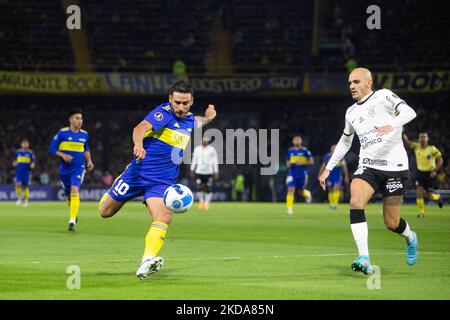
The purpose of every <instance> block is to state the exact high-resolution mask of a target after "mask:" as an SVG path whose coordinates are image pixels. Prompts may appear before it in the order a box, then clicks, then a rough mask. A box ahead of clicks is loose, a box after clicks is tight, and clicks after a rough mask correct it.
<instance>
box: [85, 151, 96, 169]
mask: <svg viewBox="0 0 450 320" xmlns="http://www.w3.org/2000/svg"><path fill="white" fill-rule="evenodd" d="M84 159H85V160H86V167H87V169H88V171H92V170H93V169H94V162H92V158H91V152H90V151H86V152H85V153H84Z"/></svg>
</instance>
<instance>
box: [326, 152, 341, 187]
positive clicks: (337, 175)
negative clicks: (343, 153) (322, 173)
mask: <svg viewBox="0 0 450 320" xmlns="http://www.w3.org/2000/svg"><path fill="white" fill-rule="evenodd" d="M331 156H332V154H331V153H328V154H326V155H325V157H324V158H323V162H322V163H323V164H324V165H325V166H326V165H327V163H328V162H329V161H330V159H331ZM344 164H345V160H341V161H339V162H338V163H337V164H336V166H335V167H334V168H333V170H331V171H330V175H329V176H328V179H329V180H332V181H333V182H339V181H341V180H342V178H343V177H344V168H343V166H344Z"/></svg>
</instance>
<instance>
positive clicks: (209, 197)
mask: <svg viewBox="0 0 450 320" xmlns="http://www.w3.org/2000/svg"><path fill="white" fill-rule="evenodd" d="M211 199H212V193H211V192H210V193H207V194H206V196H205V201H206V203H210V202H211Z"/></svg>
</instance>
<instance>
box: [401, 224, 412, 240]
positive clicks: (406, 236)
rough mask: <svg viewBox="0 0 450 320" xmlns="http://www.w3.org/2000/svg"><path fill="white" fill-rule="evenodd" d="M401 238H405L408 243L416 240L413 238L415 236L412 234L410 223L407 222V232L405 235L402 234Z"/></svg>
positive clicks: (404, 232)
mask: <svg viewBox="0 0 450 320" xmlns="http://www.w3.org/2000/svg"><path fill="white" fill-rule="evenodd" d="M405 222H406V221H405ZM401 236H402V237H403V238H405V239H406V241H407V242H408V243H411V241H413V240H414V236H413V234H412V232H411V229H410V228H409V224H408V222H406V228H405V231H403V233H402V234H401Z"/></svg>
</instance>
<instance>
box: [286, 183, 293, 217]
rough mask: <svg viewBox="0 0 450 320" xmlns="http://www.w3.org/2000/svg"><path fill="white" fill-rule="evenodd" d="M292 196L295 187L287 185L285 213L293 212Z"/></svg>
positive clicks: (290, 213)
mask: <svg viewBox="0 0 450 320" xmlns="http://www.w3.org/2000/svg"><path fill="white" fill-rule="evenodd" d="M294 196H295V187H288V191H287V195H286V209H287V211H286V212H287V214H288V215H292V214H293V213H294Z"/></svg>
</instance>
